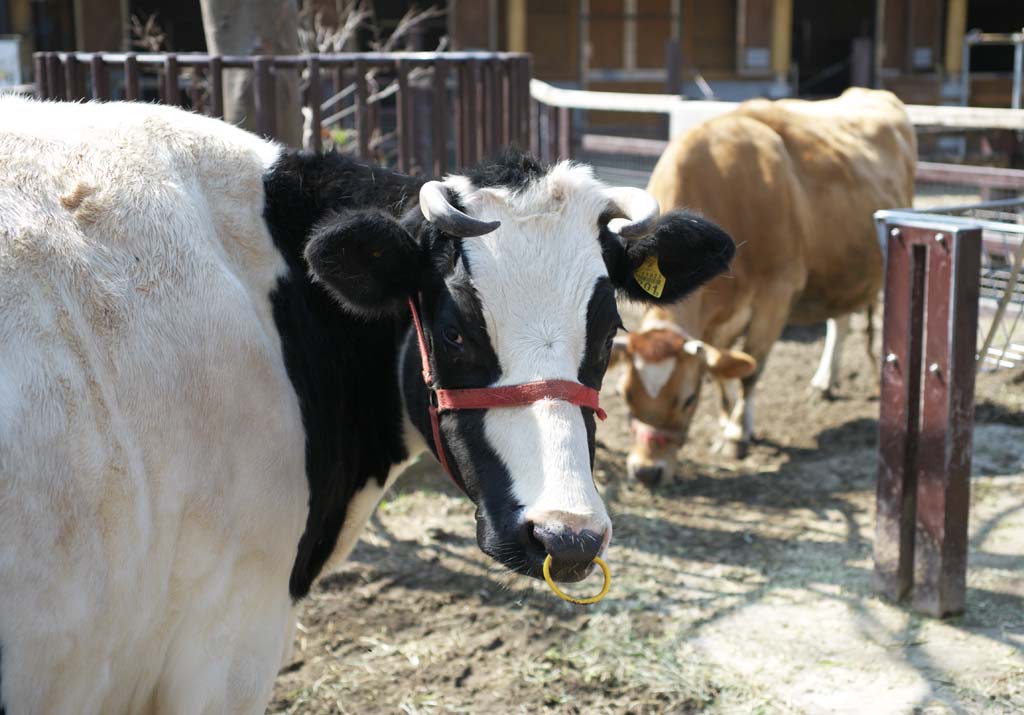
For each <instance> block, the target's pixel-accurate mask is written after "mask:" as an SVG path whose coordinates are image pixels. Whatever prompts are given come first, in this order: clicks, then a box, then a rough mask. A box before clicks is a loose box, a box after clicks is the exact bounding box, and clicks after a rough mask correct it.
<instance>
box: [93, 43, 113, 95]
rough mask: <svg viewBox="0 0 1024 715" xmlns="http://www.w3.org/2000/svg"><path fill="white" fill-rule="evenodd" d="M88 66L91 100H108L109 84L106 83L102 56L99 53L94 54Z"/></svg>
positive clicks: (105, 70) (105, 68) (105, 69)
mask: <svg viewBox="0 0 1024 715" xmlns="http://www.w3.org/2000/svg"><path fill="white" fill-rule="evenodd" d="M89 66H90V70H91V74H92V97H93V99H100V100H107V99H110V83H109V82H108V81H107V66H106V63H105V62H104V61H103V55H102V54H101V53H99V52H97V53H96V54H94V55H93V56H92V60H91V61H90V63H89Z"/></svg>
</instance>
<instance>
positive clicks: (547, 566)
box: [544, 554, 612, 606]
mask: <svg viewBox="0 0 1024 715" xmlns="http://www.w3.org/2000/svg"><path fill="white" fill-rule="evenodd" d="M594 563H595V564H597V565H598V566H600V567H601V571H603V572H604V586H603V587H602V588H601V592H600V593H599V594H597V595H596V596H590V597H589V598H576V597H575V596H570V595H569V594H567V593H566V592H565V591H563V590H562V589H560V588H559V587H558V584H556V583H555V581H554V579H553V578H551V554H548V555H547V556H546V557H545V558H544V580H545V581H547V583H548V586H550V587H551V590H552V591H554V592H555V595H556V596H558V597H559V598H561V599H562V600H564V601H568V602H569V603H575V604H577V605H579V606H589V605H590V604H592V603H597V602H598V601H600V600H601V599H602V598H604V597H605V596H607V595H608V590H609V589H610V588H611V587H612V572H611V571H610V570H609V569H608V564H606V563H605V562H604V559H602V558H601V557H600V556H595V557H594Z"/></svg>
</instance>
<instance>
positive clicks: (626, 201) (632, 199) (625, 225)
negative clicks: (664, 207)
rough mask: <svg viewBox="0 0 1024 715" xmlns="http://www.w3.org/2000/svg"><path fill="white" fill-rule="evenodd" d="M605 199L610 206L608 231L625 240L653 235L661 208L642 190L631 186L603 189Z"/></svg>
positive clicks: (655, 200)
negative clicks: (610, 214)
mask: <svg viewBox="0 0 1024 715" xmlns="http://www.w3.org/2000/svg"><path fill="white" fill-rule="evenodd" d="M604 195H605V197H606V198H607V199H608V202H609V203H610V204H611V211H612V220H611V221H609V222H608V229H609V230H610V231H612V232H614V233H617V234H619V235H620V236H622V237H623V238H624V239H626V240H631V239H635V238H643V237H644V236H650V235H651V234H652V233H654V227H655V226H656V225H657V223H658V214H660V213H661V208H660V207H659V206H658V201H657V199H655V198H654V197H653V196H651V195H650V194H649V193H647V192H646V191H644V190H643V189H635V188H633V187H632V186H616V187H614V188H609V189H605V192H604Z"/></svg>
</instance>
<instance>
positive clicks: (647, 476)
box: [633, 464, 664, 487]
mask: <svg viewBox="0 0 1024 715" xmlns="http://www.w3.org/2000/svg"><path fill="white" fill-rule="evenodd" d="M663 471H664V470H663V469H662V468H661V466H660V465H657V464H653V465H651V466H649V467H637V468H636V470H635V472H634V475H633V476H635V477H636V480H637V481H638V482H640V483H641V484H643V485H644V486H646V487H656V486H658V484H659V483H660V482H661V476H662V473H663Z"/></svg>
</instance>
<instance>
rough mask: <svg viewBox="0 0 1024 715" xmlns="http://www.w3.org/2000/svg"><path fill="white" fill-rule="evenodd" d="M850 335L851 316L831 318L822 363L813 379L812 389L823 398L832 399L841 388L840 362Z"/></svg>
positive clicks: (822, 353) (827, 328) (819, 364)
mask: <svg viewBox="0 0 1024 715" xmlns="http://www.w3.org/2000/svg"><path fill="white" fill-rule="evenodd" d="M849 333H850V315H849V313H847V314H846V315H842V316H839V317H838V318H829V319H828V323H827V327H826V333H825V349H824V350H822V352H821V362H819V363H818V369H817V371H816V372H815V373H814V377H812V378H811V387H812V388H813V389H815V390H817V391H818V392H819V393H821V395H822V396H824V397H826V398H829V399H831V398H832V395H833V393H834V391H835V389H836V388H837V387H838V386H839V361H840V356H841V355H842V352H843V341H844V340H845V339H846V336H847V335H849Z"/></svg>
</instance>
